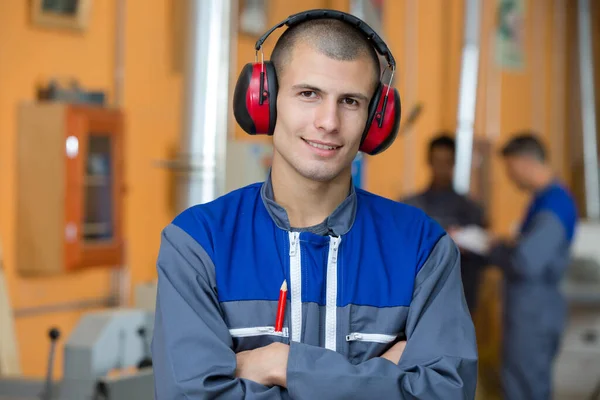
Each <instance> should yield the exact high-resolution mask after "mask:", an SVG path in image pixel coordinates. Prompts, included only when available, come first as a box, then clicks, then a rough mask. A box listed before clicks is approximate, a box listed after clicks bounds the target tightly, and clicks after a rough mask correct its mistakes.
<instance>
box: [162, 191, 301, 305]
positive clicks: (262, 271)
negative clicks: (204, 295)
mask: <svg viewBox="0 0 600 400" xmlns="http://www.w3.org/2000/svg"><path fill="white" fill-rule="evenodd" d="M261 185H262V184H261V183H256V184H252V185H249V186H246V187H244V188H241V189H238V190H235V191H233V192H231V193H228V194H226V195H224V196H222V197H220V198H218V199H216V200H214V201H212V202H210V203H206V204H201V205H197V206H194V207H191V208H189V209H187V210H186V211H184V212H182V213H181V214H180V215H179V216H178V217H177V218H175V220H174V221H173V223H174V224H175V225H177V226H179V227H180V228H181V229H183V230H184V231H185V232H187V233H188V234H189V235H190V236H191V237H193V238H194V239H195V240H196V241H197V242H198V243H199V244H200V245H201V246H202V247H203V248H204V249H205V250H206V252H207V253H208V255H209V257H210V258H211V259H212V260H213V263H214V265H215V270H216V271H215V274H216V280H217V292H218V296H219V300H220V301H222V302H225V301H238V300H275V301H276V300H277V299H278V298H279V288H280V287H281V283H282V282H283V280H284V279H286V278H287V277H286V275H285V271H286V266H287V264H288V263H289V259H288V256H287V254H288V252H289V244H287V233H286V232H283V231H281V230H279V229H277V228H276V226H275V224H274V223H273V222H272V220H271V218H270V216H269V215H268V212H267V210H266V209H265V206H264V204H263V202H262V199H261V197H260V188H261ZM257 249H261V250H260V251H257Z"/></svg>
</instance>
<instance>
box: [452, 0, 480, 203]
mask: <svg viewBox="0 0 600 400" xmlns="http://www.w3.org/2000/svg"><path fill="white" fill-rule="evenodd" d="M479 10H480V3H479V0H466V2H465V36H464V45H463V54H462V70H461V75H460V89H459V99H458V123H457V129H456V166H455V168H454V189H455V190H456V191H457V192H458V193H461V194H466V193H468V192H469V186H470V181H471V159H472V155H473V154H472V153H473V127H474V123H475V107H476V105H477V78H478V68H479V29H480V26H479V25H480V23H479V20H480V11H479Z"/></svg>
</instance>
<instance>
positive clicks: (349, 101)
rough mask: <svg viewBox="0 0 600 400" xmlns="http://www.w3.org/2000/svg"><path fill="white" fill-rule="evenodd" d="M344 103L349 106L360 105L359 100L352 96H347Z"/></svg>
mask: <svg viewBox="0 0 600 400" xmlns="http://www.w3.org/2000/svg"><path fill="white" fill-rule="evenodd" d="M343 102H344V104H346V105H348V106H357V105H358V101H356V100H354V99H352V98H350V97H346V98H345V99H344V100H343Z"/></svg>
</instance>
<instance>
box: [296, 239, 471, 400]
mask: <svg viewBox="0 0 600 400" xmlns="http://www.w3.org/2000/svg"><path fill="white" fill-rule="evenodd" d="M406 336H407V344H406V348H405V350H404V353H403V355H402V358H401V360H400V363H399V364H398V365H396V364H394V363H391V362H389V361H388V360H386V359H384V358H381V357H375V358H373V359H370V360H368V361H366V362H364V363H362V364H358V365H354V364H351V363H350V362H349V361H348V360H347V359H346V358H345V357H344V356H343V355H341V354H338V353H336V352H334V351H331V350H327V349H323V348H320V347H313V346H309V345H306V344H301V343H296V342H292V345H291V347H290V354H289V360H288V372H287V387H288V391H289V393H290V395H291V396H292V397H293V398H298V399H300V398H301V399H311V398H314V399H324V398H326V399H374V398H382V399H415V398H417V399H447V400H453V399H461V400H462V399H473V398H474V397H475V387H476V382H477V345H476V340H475V328H474V326H473V322H472V320H471V317H470V315H469V312H468V309H467V305H466V302H465V298H464V294H463V289H462V282H461V277H460V255H459V252H458V249H457V248H456V246H455V245H454V242H453V241H452V240H451V239H450V238H449V236H447V235H445V236H444V237H442V239H440V241H439V242H438V244H437V245H436V247H435V248H434V249H433V251H432V253H431V255H430V256H429V259H428V260H427V262H426V263H425V265H424V266H423V268H422V269H421V271H420V272H419V274H418V275H417V278H416V281H415V289H414V293H413V299H412V302H411V305H410V311H409V314H408V320H407V325H406Z"/></svg>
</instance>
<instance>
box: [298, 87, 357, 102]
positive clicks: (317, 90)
mask: <svg viewBox="0 0 600 400" xmlns="http://www.w3.org/2000/svg"><path fill="white" fill-rule="evenodd" d="M292 89H293V90H298V89H305V90H312V91H313V92H318V93H324V91H323V90H322V89H319V88H318V87H316V86H312V85H309V84H307V83H299V84H297V85H293V86H292ZM341 97H354V98H356V99H359V100H363V101H365V102H366V101H369V98H368V97H367V96H365V95H364V94H362V93H344V94H342V96H341Z"/></svg>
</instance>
